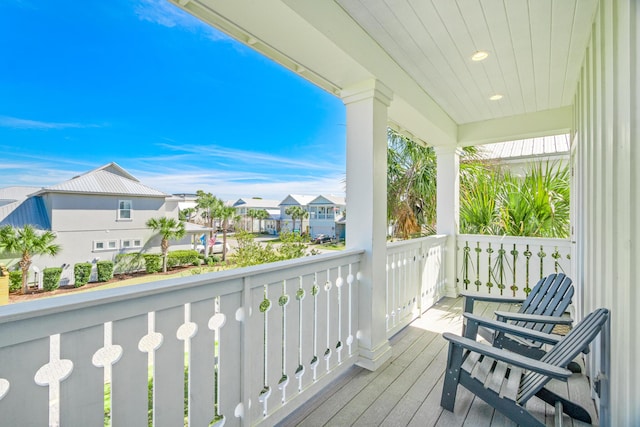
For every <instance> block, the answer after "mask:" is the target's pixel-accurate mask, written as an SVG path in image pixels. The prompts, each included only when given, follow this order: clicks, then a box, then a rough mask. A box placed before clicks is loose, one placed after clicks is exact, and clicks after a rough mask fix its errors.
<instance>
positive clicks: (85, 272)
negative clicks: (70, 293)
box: [73, 262, 91, 288]
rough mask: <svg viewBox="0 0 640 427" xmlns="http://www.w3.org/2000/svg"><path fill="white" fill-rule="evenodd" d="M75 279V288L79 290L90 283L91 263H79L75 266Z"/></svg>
mask: <svg viewBox="0 0 640 427" xmlns="http://www.w3.org/2000/svg"><path fill="white" fill-rule="evenodd" d="M73 277H74V279H75V284H74V286H75V287H76V288H79V287H80V286H84V285H86V284H87V283H88V282H89V279H90V278H91V263H89V262H79V263H77V264H76V265H74V266H73Z"/></svg>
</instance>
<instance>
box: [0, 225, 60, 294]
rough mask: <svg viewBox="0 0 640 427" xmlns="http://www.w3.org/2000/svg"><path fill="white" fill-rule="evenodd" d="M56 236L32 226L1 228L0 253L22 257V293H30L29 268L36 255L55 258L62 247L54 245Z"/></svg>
mask: <svg viewBox="0 0 640 427" xmlns="http://www.w3.org/2000/svg"><path fill="white" fill-rule="evenodd" d="M55 239H56V235H55V234H54V233H53V232H51V231H37V230H36V229H35V228H34V227H33V226H32V225H29V224H27V225H25V226H24V227H23V228H14V227H12V226H10V225H5V226H4V227H2V228H0V252H6V253H10V254H18V255H20V257H21V258H20V262H19V265H20V269H21V270H22V292H23V293H25V294H26V293H27V291H28V277H29V267H31V263H32V258H33V256H35V255H50V256H55V255H57V254H58V253H59V252H60V251H61V250H62V247H61V246H60V245H58V244H55V243H53V242H54V240H55Z"/></svg>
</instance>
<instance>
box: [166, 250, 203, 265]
mask: <svg viewBox="0 0 640 427" xmlns="http://www.w3.org/2000/svg"><path fill="white" fill-rule="evenodd" d="M198 255H199V254H198V251H195V250H189V249H187V250H177V251H171V252H169V254H168V256H167V267H175V266H176V265H200V258H199V257H198Z"/></svg>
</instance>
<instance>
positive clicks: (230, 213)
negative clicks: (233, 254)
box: [216, 206, 239, 261]
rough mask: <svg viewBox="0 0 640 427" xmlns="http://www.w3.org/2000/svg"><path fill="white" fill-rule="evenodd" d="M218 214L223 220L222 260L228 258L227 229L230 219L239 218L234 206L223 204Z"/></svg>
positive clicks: (235, 219)
mask: <svg viewBox="0 0 640 427" xmlns="http://www.w3.org/2000/svg"><path fill="white" fill-rule="evenodd" d="M216 216H217V217H218V218H220V220H221V221H222V260H223V261H225V260H226V259H227V229H228V228H229V220H233V221H234V222H235V221H237V220H238V219H239V216H238V215H237V214H236V209H235V208H234V207H233V206H222V207H220V208H218V210H217V212H216Z"/></svg>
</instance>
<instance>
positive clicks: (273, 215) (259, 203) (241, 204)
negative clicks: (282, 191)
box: [232, 197, 280, 234]
mask: <svg viewBox="0 0 640 427" xmlns="http://www.w3.org/2000/svg"><path fill="white" fill-rule="evenodd" d="M279 205H280V202H279V201H277V200H269V199H262V198H259V197H250V198H249V197H243V198H240V199H238V200H236V201H235V202H234V203H233V204H232V206H233V207H234V208H235V209H236V213H237V215H238V216H239V217H240V226H241V227H242V228H244V229H245V230H247V231H265V232H267V233H270V234H274V233H275V232H276V231H278V230H279V229H280V207H279ZM251 209H255V210H264V211H267V213H268V214H269V217H268V218H266V219H263V220H258V219H256V218H251V217H249V215H248V213H249V211H250V210H251ZM260 224H262V228H261V229H260V230H259V228H260V227H261V225H260Z"/></svg>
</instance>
